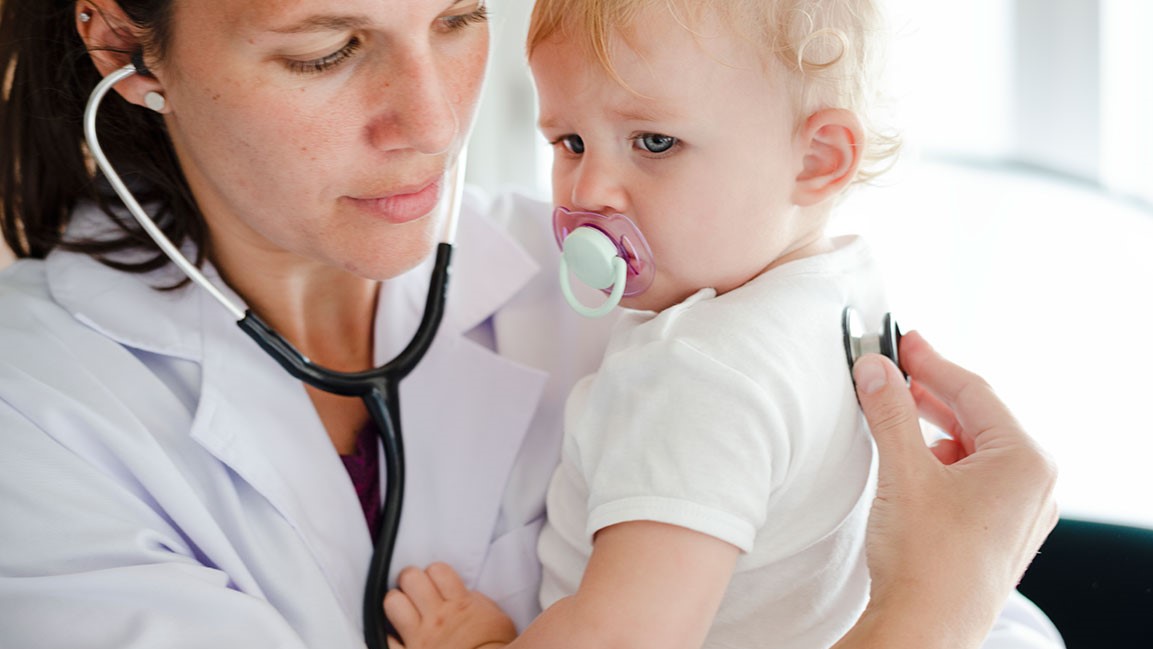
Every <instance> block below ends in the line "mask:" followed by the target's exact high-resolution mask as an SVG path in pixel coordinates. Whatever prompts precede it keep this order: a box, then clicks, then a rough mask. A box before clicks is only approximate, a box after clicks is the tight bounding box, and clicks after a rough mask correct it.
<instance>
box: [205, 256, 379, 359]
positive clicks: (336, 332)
mask: <svg viewBox="0 0 1153 649" xmlns="http://www.w3.org/2000/svg"><path fill="white" fill-rule="evenodd" d="M238 248H240V247H239V246H235V245H234V246H230V245H228V244H225V245H223V246H221V245H216V242H215V241H214V242H213V249H212V261H213V263H214V264H215V265H216V267H217V270H218V271H219V272H220V274H221V276H222V277H223V278H224V280H225V282H227V283H228V285H229V286H230V287H231V288H232V289H233V290H234V291H236V292H237V293H238V294H239V295H240V296H241V297H242V298H244V300H245V302H247V304H248V306H249V308H251V309H252V311H253V312H255V313H256V314H258V315H259V316H260V317H261V319H262V320H264V321H265V322H266V323H268V324H269V325H270V326H271V327H272V328H274V329H275V330H276V331H277V332H278V333H280V335H282V336H284V337H285V338H286V339H288V340H289V341H290V342H291V343H292V344H293V345H294V346H296V348H297V349H299V350H300V351H301V352H302V353H303V354H305V355H306V356H308V357H309V358H311V359H312V360H314V361H316V362H317V363H320V364H321V365H324V366H326V367H329V368H331V369H334V370H341V371H356V370H363V369H366V368H368V367H369V366H370V365H371V364H372V360H373V358H372V340H373V321H374V317H373V316H374V313H375V310H376V296H377V289H378V282H376V281H373V280H369V279H365V278H363V277H359V276H357V275H354V274H352V273H349V272H348V271H345V270H343V269H338V268H333V267H330V266H325V265H323V264H320V263H316V262H312V261H310V260H304V259H302V258H301V257H299V256H297V255H293V254H291V253H287V252H283V251H268V250H256V251H254V250H252V249H250V248H245V249H244V250H240V249H238Z"/></svg>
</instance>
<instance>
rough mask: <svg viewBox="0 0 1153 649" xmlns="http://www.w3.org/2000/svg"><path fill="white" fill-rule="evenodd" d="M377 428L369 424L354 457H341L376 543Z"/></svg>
mask: <svg viewBox="0 0 1153 649" xmlns="http://www.w3.org/2000/svg"><path fill="white" fill-rule="evenodd" d="M376 437H377V436H376V427H375V426H373V425H372V424H368V425H367V426H365V427H364V428H363V429H361V431H360V434H358V435H357V437H356V450H354V451H353V452H352V455H341V456H340V459H341V460H343V461H344V468H345V470H347V471H348V477H350V478H352V486H354V487H356V495H357V497H358V498H360V508H361V509H362V510H364V520H365V522H366V523H368V533H369V535H371V536H372V541H373V543H376V536H377V531H378V530H379V529H380V455H379V454H378V452H377V442H376Z"/></svg>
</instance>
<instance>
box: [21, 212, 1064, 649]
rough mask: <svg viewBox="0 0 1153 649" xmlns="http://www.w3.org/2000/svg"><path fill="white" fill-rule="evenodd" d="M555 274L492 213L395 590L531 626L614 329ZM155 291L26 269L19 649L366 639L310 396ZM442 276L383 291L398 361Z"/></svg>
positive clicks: (473, 233)
mask: <svg viewBox="0 0 1153 649" xmlns="http://www.w3.org/2000/svg"><path fill="white" fill-rule="evenodd" d="M482 213H487V214H488V217H489V218H486V217H485V216H483V215H482ZM494 222H495V223H494ZM78 223H80V225H78V226H76V227H86V226H84V225H83V223H84V219H83V218H80V219H78ZM510 235H511V236H510ZM555 261H556V252H555V244H554V243H553V241H552V236H551V233H550V232H549V228H548V211H547V209H546V208H544V206H542V205H540V204H535V203H531V202H528V201H526V200H524V199H518V198H514V197H508V196H506V197H502V198H501V199H500V200H498V201H497V202H496V203H494V204H491V205H489V204H486V203H485V201H484V200H483V199H481V198H479V197H478V196H476V195H470V196H469V199H468V201H467V203H466V209H465V212H464V214H463V216H462V221H461V232H460V236H459V245H458V248H457V252H456V259H455V262H454V270H453V275H452V284H451V288H450V293H449V300H448V307H447V310H446V315H445V320H444V324H443V327H442V330H441V332H440V334H439V335H438V337H437V339H436V341H435V343H434V344H433V346H432V349H431V350H430V351H429V354H428V356H427V357H426V358H425V360H424V361H423V362H422V363H421V365H420V366H419V367H418V368H417V369H416V370H415V371H414V372H413V374H412V375H411V376H409V377H408V378H407V379H406V380H405V382H403V383H402V388H401V401H402V418H403V426H404V432H405V446H406V455H407V460H408V470H407V485H406V492H405V496H406V499H405V504H404V513H403V516H402V523H401V531H400V538H399V542H398V546H397V549H396V552H395V555H394V560H393V565H394V569H393V574H394V575H395V572H396V570H397V569H398V568H400V567H403V566H405V565H409V564H415V565H426V564H428V563H429V562H431V561H445V562H448V563H449V564H451V565H452V566H454V567H455V568H456V569H457V570H458V571H459V572H460V573H461V575H462V576H463V578H464V580H465V582H466V583H467V584H468V585H469V586H470V587H473V588H477V589H479V590H481V591H483V592H485V593H487V594H488V595H490V596H491V597H493V598H494V599H496V600H497V601H498V602H499V603H500V604H501V605H502V606H503V607H504V608H505V610H506V611H508V612H509V613H510V614H511V615H512V616H513V617H514V619H515V620H516V621H517V622H518V624H520V625H523V624H525V623H527V621H528V620H529V619H531V616H532V615H533V614H534V613H535V612H536V611H537V605H536V597H537V587H538V582H539V570H540V569H539V565H538V563H537V560H536V555H535V545H536V538H537V533H538V531H539V528H540V524H541V521H542V516H543V513H544V493H545V489H546V485H547V482H548V479H549V476H550V475H551V472H552V469H553V466H554V464H555V462H556V458H557V454H558V445H559V441H560V421H561V410H562V408H563V403H564V398H565V395H566V394H567V390H568V387H569V386H570V385H571V384H572V382H573V381H575V380H576V379H577V378H579V377H580V376H582V375H583V374H586V373H588V372H589V371H591V370H592V369H593V368H594V366H595V364H596V363H597V362H598V361H599V358H600V352H599V350H600V348H601V346H602V345H603V340H604V334H605V328H606V326H607V324H608V323H607V321H588V320H584V319H581V318H579V317H577V316H575V315H572V314H571V313H570V311H569V309H568V308H567V307H566V306H565V305H564V304H563V302H562V300H561V299H560V297H559V291H557V290H556V285H555V272H556V268H555ZM157 277H162V278H163V279H164V280H165V281H169V280H170V279H171V277H172V275H170V274H165V273H164V272H161V273H156V274H154V275H153V276H152V278H151V279H153V280H155V279H157ZM148 280H149V278H148V277H142V276H137V275H129V274H125V273H121V272H118V271H115V270H112V269H109V268H106V267H104V266H102V265H100V264H98V263H96V262H94V261H92V260H91V259H89V258H87V257H85V256H82V255H77V254H71V253H64V252H55V253H53V254H52V255H51V256H50V257H49V259H48V260H47V261H43V262H40V261H22V262H19V263H17V264H16V265H15V266H13V267H12V268H10V269H9V270H7V271H5V272H4V273H3V275H0V526H2V527H0V647H3V648H8V647H11V648H20V649H34V648H37V647H69V649H83V648H93V649H97V648H100V649H111V648H114V647H115V648H117V649H130V648H136V647H140V648H144V647H147V648H152V647H165V648H170V649H176V648H180V647H213V648H220V649H226V648H236V649H241V648H243V649H257V648H259V647H283V648H302V647H309V648H313V649H344V648H349V649H351V648H355V647H361V646H362V645H363V641H362V639H361V628H362V627H361V606H362V602H361V597H362V593H363V587H364V575H365V574H366V571H367V567H368V562H369V558H370V556H371V551H372V548H371V544H370V540H369V536H368V532H367V529H366V526H365V524H364V519H363V514H362V512H361V510H360V507H359V503H358V500H357V498H356V496H355V493H354V491H353V488H352V485H351V483H350V481H349V479H348V476H347V473H346V472H345V470H344V467H343V465H342V464H341V462H340V459H339V458H338V456H337V455H336V453H335V451H334V450H333V448H332V445H331V442H330V441H329V438H328V436H327V434H326V433H325V431H324V428H323V427H322V425H321V423H320V421H319V419H318V418H317V415H316V413H315V412H314V411H313V409H312V408H311V405H310V402H309V400H308V398H307V396H306V394H305V392H304V389H303V387H302V386H301V384H300V383H299V382H298V381H296V380H295V379H293V378H291V377H290V376H288V375H287V374H286V373H284V371H283V370H282V369H280V367H279V366H278V365H276V364H275V362H274V361H272V360H271V359H270V358H269V357H268V356H266V355H265V354H264V352H262V351H261V350H260V349H259V348H257V346H256V345H255V344H254V343H253V342H252V341H251V340H250V339H249V338H248V337H247V336H246V335H245V334H244V333H243V332H241V331H240V329H239V328H237V327H236V325H235V323H234V322H233V321H232V319H231V318H230V316H229V314H228V313H227V312H226V311H225V310H224V309H222V308H221V307H220V306H219V305H217V304H216V303H215V302H214V301H212V299H211V298H210V297H208V296H207V294H205V293H204V292H203V291H200V290H198V289H196V288H195V287H190V288H187V289H184V290H178V291H170V292H160V291H156V290H154V289H153V288H151V287H150V286H149V283H148ZM427 284H428V268H427V267H422V268H419V269H416V270H415V271H413V272H412V273H409V274H407V275H405V276H404V277H401V278H399V279H397V280H395V281H391V282H387V283H385V284H384V285H383V286H382V288H381V293H380V300H379V308H378V313H377V327H376V330H377V331H376V335H377V339H376V355H377V360H378V362H383V361H386V360H388V359H389V358H391V357H392V356H393V355H394V354H395V353H396V352H397V351H398V350H399V349H400V348H401V347H402V346H403V345H404V344H405V343H406V342H407V340H408V338H409V335H410V334H411V332H412V331H413V330H415V328H416V324H417V322H418V320H419V318H420V313H421V309H422V307H423V303H424V297H425V289H426V287H427ZM494 349H495V350H497V351H498V352H499V353H497V352H494V351H493V350H494ZM1000 646H1004V647H1025V646H1034V645H1027V644H1005V645H1000ZM1036 646H1046V645H1036Z"/></svg>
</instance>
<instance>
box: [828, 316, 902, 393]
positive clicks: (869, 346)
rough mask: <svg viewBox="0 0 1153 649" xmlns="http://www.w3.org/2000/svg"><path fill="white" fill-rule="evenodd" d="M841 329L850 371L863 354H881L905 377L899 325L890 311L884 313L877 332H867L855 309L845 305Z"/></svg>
mask: <svg viewBox="0 0 1153 649" xmlns="http://www.w3.org/2000/svg"><path fill="white" fill-rule="evenodd" d="M841 331H842V334H843V337H844V345H845V360H846V361H848V363H849V370H850V372H851V371H852V369H853V365H855V364H856V362H857V359H858V358H860V357H861V356H863V355H865V354H881V355H883V356H885V357H886V358H888V359H889V360H891V361H893V364H894V365H896V366H897V368H898V369H900V370H901V374H903V375H904V376H905V377H906V378H908V376H909V375H908V373H907V372H905V368H903V367H901V357H900V347H901V327H900V326H899V325H898V324H897V320H896V319H895V318H894V317H893V314H892V313H886V314H885V316H884V318H882V321H881V330H880V332H878V333H869V332H867V331H866V330H865V325H864V322H863V321H862V320H861V316H860V314H859V313H857V310H856V309H854V308H853V307H851V306H847V307H845V309H844V310H843V311H842V312H841Z"/></svg>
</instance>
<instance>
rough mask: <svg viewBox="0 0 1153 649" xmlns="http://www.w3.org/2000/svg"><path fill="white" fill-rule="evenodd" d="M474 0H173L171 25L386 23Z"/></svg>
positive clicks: (274, 27)
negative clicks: (173, 19) (172, 20)
mask: <svg viewBox="0 0 1153 649" xmlns="http://www.w3.org/2000/svg"><path fill="white" fill-rule="evenodd" d="M477 2H478V0H186V1H179V0H177V1H176V2H174V5H173V6H174V9H175V14H174V18H175V20H176V22H177V28H179V27H181V26H184V25H188V23H191V24H190V25H188V26H195V25H196V24H200V25H202V26H206V27H207V26H228V27H230V28H232V29H231V30H230V31H251V30H257V31H279V32H292V31H313V30H321V29H342V28H345V27H348V26H349V25H352V26H354V27H364V28H369V27H376V28H381V27H384V28H387V27H388V26H390V25H404V24H407V23H408V21H412V20H426V19H429V18H431V17H435V16H437V15H439V14H440V13H442V12H444V11H449V10H451V9H453V8H454V7H458V6H464V5H469V4H477ZM182 23H183V24H182Z"/></svg>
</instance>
